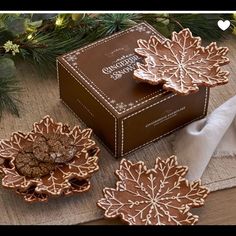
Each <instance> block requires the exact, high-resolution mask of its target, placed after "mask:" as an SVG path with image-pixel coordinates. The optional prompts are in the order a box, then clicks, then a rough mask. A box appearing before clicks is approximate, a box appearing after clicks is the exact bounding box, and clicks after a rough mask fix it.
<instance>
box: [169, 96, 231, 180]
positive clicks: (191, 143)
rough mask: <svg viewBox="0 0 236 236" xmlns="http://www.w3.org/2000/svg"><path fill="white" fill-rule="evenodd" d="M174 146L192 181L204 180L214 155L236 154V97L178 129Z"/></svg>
mask: <svg viewBox="0 0 236 236" xmlns="http://www.w3.org/2000/svg"><path fill="white" fill-rule="evenodd" d="M173 145H174V150H175V154H176V155H177V157H178V162H179V163H180V164H182V165H187V166H188V167H189V171H188V175H187V178H188V179H189V180H195V179H200V178H201V176H202V174H203V172H204V170H205V169H206V167H207V165H208V163H209V161H210V159H211V158H214V157H220V156H233V155H236V96H234V97H232V98H230V99H229V100H228V101H227V102H225V103H224V104H222V105H221V106H220V107H218V108H217V109H216V110H214V111H213V112H212V113H211V114H210V115H209V116H207V117H206V118H204V119H201V120H198V121H195V122H193V123H191V124H190V125H188V126H186V127H185V128H183V129H182V130H180V131H179V132H177V133H176V135H175V137H174V142H173ZM235 173H236V166H235Z"/></svg>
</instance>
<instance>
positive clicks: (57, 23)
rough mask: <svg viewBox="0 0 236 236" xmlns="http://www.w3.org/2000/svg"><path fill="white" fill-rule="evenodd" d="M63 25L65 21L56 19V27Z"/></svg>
mask: <svg viewBox="0 0 236 236" xmlns="http://www.w3.org/2000/svg"><path fill="white" fill-rule="evenodd" d="M62 24H63V19H62V18H60V17H58V18H57V19H56V22H55V25H56V26H61V25H62Z"/></svg>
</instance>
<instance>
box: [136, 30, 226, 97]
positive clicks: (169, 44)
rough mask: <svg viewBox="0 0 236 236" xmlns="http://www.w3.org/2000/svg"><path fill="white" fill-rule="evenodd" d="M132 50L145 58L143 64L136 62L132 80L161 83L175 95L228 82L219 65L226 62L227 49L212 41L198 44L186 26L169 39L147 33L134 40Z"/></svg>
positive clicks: (198, 41)
mask: <svg viewBox="0 0 236 236" xmlns="http://www.w3.org/2000/svg"><path fill="white" fill-rule="evenodd" d="M138 46H139V47H138V48H136V49H135V52H136V53H137V54H139V55H141V56H143V57H145V64H141V63H137V69H136V70H134V79H136V80H138V81H142V82H147V83H149V84H153V85H157V84H163V88H164V89H165V90H168V91H173V92H176V93H178V94H182V95H188V94H189V93H192V92H197V91H198V90H199V86H201V85H204V86H207V87H214V86H217V85H221V84H226V83H227V82H228V75H229V72H227V71H222V70H221V68H220V66H223V65H225V64H228V63H229V59H228V58H227V57H226V54H227V53H228V48H226V47H217V45H216V43H215V42H212V43H211V44H210V45H209V46H207V47H202V46H201V38H199V37H193V36H192V33H191V32H190V30H189V29H183V30H182V31H180V32H179V33H176V32H173V33H172V40H170V39H166V40H164V41H162V40H161V39H159V38H157V37H156V36H151V37H150V39H149V40H148V41H146V40H142V39H140V40H138Z"/></svg>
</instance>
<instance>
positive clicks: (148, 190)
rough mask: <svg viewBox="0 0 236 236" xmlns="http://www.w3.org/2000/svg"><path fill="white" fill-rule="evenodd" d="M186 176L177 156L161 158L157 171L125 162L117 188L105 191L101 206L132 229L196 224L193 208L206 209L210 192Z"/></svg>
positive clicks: (100, 202) (157, 161)
mask: <svg viewBox="0 0 236 236" xmlns="http://www.w3.org/2000/svg"><path fill="white" fill-rule="evenodd" d="M186 172H187V167H184V166H179V165H178V163H177V160H176V156H171V157H170V158H168V159H167V160H165V161H163V160H161V159H160V158H157V159H156V164H155V167H154V168H153V169H147V167H146V166H145V165H144V163H143V162H137V163H132V162H131V161H128V160H125V159H123V160H122V161H121V163H120V168H119V169H118V170H117V171H116V174H117V176H118V178H119V181H118V182H117V184H116V188H105V189H104V190H103V192H104V198H102V199H100V200H99V201H98V206H99V207H101V208H102V209H104V210H105V216H106V217H107V218H113V217H117V216H120V217H121V218H122V219H123V220H124V221H125V222H127V223H128V224H130V225H167V224H171V225H184V224H194V223H196V222H197V220H198V216H196V215H193V214H192V213H190V212H189V211H190V208H192V207H199V206H202V205H203V204H204V202H205V198H206V197H207V195H208V192H209V191H208V189H207V188H206V187H204V186H202V185H201V183H200V181H194V182H191V183H190V182H188V181H187V180H186V179H185V178H184V176H185V175H186Z"/></svg>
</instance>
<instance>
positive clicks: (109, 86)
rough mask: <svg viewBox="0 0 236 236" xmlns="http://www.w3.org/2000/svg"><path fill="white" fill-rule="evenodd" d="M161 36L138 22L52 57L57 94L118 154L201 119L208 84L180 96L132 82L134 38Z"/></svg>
mask: <svg viewBox="0 0 236 236" xmlns="http://www.w3.org/2000/svg"><path fill="white" fill-rule="evenodd" d="M153 34H154V35H156V36H157V37H159V38H160V39H162V40H164V39H165V38H164V37H163V36H162V35H160V34H159V33H158V32H157V31H156V30H155V29H154V28H153V27H151V26H150V25H148V24H147V23H141V24H138V25H136V26H134V27H132V28H129V29H128V30H125V31H122V32H119V33H117V34H114V35H112V36H109V37H107V38H104V39H102V40H99V41H97V42H95V43H92V44H90V45H88V46H85V47H83V48H80V49H78V50H75V51H72V52H70V53H67V54H65V55H63V56H61V57H59V58H58V60H57V72H58V79H59V89H60V98H61V99H62V101H63V102H64V103H65V104H66V105H67V106H68V107H69V108H70V109H71V110H72V111H73V112H74V113H75V114H76V115H77V116H78V117H79V118H81V119H82V120H83V121H84V122H85V123H86V124H87V126H88V127H90V128H92V129H93V130H94V133H95V134H96V135H97V136H98V137H99V138H100V139H101V140H102V141H103V143H104V144H105V145H106V146H107V147H108V148H109V150H110V151H111V152H112V154H113V155H114V156H115V157H122V156H124V155H126V154H128V153H130V152H132V151H134V150H136V149H138V148H140V147H143V146H144V145H146V144H148V143H150V142H152V141H155V140H157V139H159V138H161V137H163V136H164V135H167V134H170V133H171V132H173V131H175V130H177V129H179V128H181V127H183V126H185V125H187V124H188V123H190V122H192V121H194V120H197V119H200V118H203V117H204V116H205V115H206V113H207V106H208V98H209V89H208V88H206V87H201V88H200V90H199V91H198V92H197V93H194V94H191V95H188V96H181V95H176V94H174V93H171V92H166V91H164V90H163V89H162V88H161V86H153V85H149V84H144V83H137V82H136V81H135V80H134V79H133V78H132V76H133V70H134V69H135V64H136V62H137V61H141V60H142V59H141V58H140V57H139V56H138V55H137V54H135V52H134V48H136V47H137V40H138V39H148V38H149V37H150V36H151V35H153Z"/></svg>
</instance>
